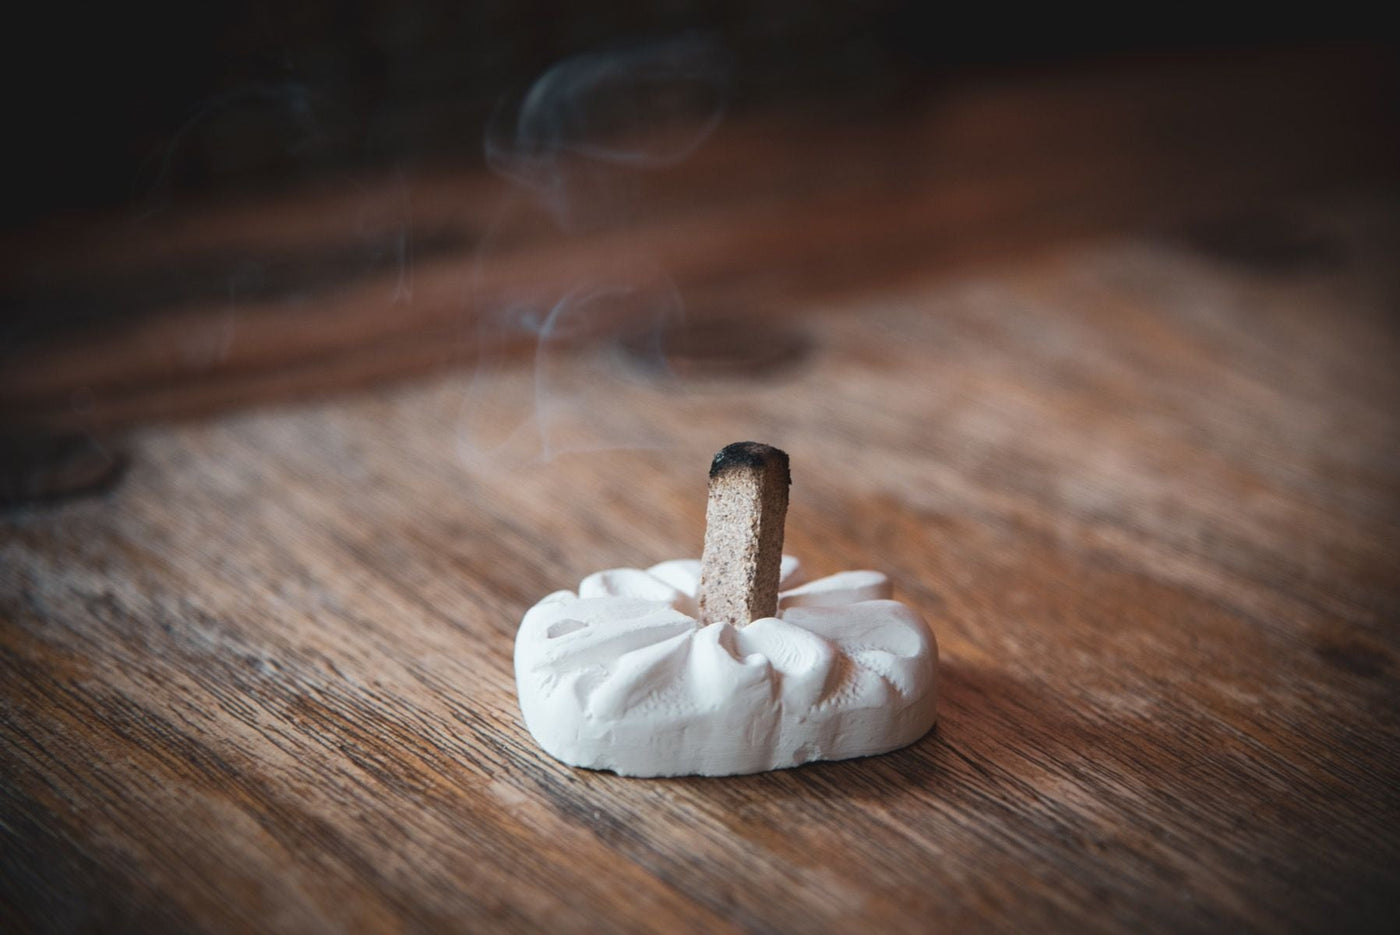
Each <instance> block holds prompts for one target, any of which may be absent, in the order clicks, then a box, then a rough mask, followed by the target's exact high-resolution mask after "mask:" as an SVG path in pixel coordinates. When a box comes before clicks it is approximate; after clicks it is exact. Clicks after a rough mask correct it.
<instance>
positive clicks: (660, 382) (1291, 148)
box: [0, 49, 1400, 932]
mask: <svg viewBox="0 0 1400 935" xmlns="http://www.w3.org/2000/svg"><path fill="white" fill-rule="evenodd" d="M1390 67H1391V66H1390V65H1389V64H1387V60H1385V59H1383V58H1381V59H1378V58H1376V57H1375V56H1374V55H1368V54H1354V53H1353V52H1351V51H1348V50H1346V49H1342V50H1321V51H1318V50H1312V51H1308V50H1303V51H1295V52H1275V53H1267V54H1262V53H1261V54H1253V55H1226V56H1206V57H1194V58H1189V59H1166V60H1155V59H1151V60H1134V61H1132V62H1128V63H1122V62H1119V63H1109V64H1099V65H1095V66H1092V67H1090V66H1086V67H1083V68H1075V69H1064V70H1059V71H1056V72H1054V74H1053V75H1046V74H1044V73H1036V74H1034V75H1021V76H1020V77H1017V76H1014V75H1012V76H1008V75H1005V74H1003V75H1001V76H999V77H996V78H995V80H993V79H991V78H987V79H985V80H982V79H978V80H968V81H964V82H961V83H959V84H958V85H957V86H956V87H950V88H949V89H947V90H946V92H945V93H943V94H942V95H940V96H937V97H935V98H931V99H929V100H928V101H926V102H923V103H921V104H919V105H918V106H914V107H906V108H903V109H901V110H899V111H898V112H895V113H893V114H886V115H884V116H882V117H879V118H876V117H872V116H866V117H863V118H856V117H852V118H849V119H846V118H843V119H842V120H833V119H822V120H816V121H814V120H812V119H810V118H809V117H803V116H801V115H800V114H796V115H795V114H793V113H788V115H787V116H784V117H781V118H777V117H759V116H752V117H745V118H742V119H737V120H735V121H731V122H730V123H728V124H726V125H724V126H723V127H721V129H720V130H719V131H718V132H717V133H716V135H715V136H714V137H713V138H712V139H711V140H710V141H709V142H708V143H707V144H706V145H705V146H704V147H702V148H701V149H700V150H699V151H698V152H697V153H696V154H695V156H694V157H693V158H692V159H691V160H689V161H687V162H685V163H684V164H682V165H680V166H677V167H675V168H673V169H668V170H665V171H658V172H654V173H649V174H639V175H637V177H636V178H632V179H631V182H630V183H629V184H631V185H632V188H630V189H629V191H628V194H627V199H626V200H624V201H612V200H605V201H604V202H602V203H592V202H590V203H589V204H590V212H591V213H590V214H589V219H590V223H589V225H588V226H587V228H586V230H582V231H577V230H576V231H573V232H571V233H561V232H560V231H559V230H558V229H557V228H556V227H555V226H553V225H552V224H551V223H550V222H549V218H548V217H547V216H545V215H543V214H541V213H539V212H537V211H532V210H531V209H530V208H529V205H528V202H527V201H523V200H522V199H521V198H520V197H519V196H518V195H512V194H511V192H510V190H509V189H508V187H507V186H505V185H504V183H502V182H501V181H500V180H499V179H495V178H492V177H490V176H487V175H485V174H482V173H480V172H478V171H476V170H470V169H454V168H452V167H451V166H449V165H443V166H441V167H438V168H433V169H422V170H413V171H405V170H403V169H402V168H399V169H390V170H385V171H379V170H375V169H373V168H372V167H371V168H362V169H360V170H357V171H354V172H347V173H333V174H329V175H328V176H327V177H326V178H324V179H322V180H319V181H316V182H314V183H309V184H306V185H302V186H297V187H294V188H292V189H285V190H278V191H272V192H265V193H263V194H261V195H258V196H252V195H247V194H239V195H236V196H235V195H227V196H215V195H209V196H206V197H202V198H193V197H192V198H189V199H187V200H185V201H178V200H177V201H176V202H175V203H172V204H170V205H167V206H164V207H162V209H161V210H159V211H157V212H154V213H147V214H139V213H138V214H137V216H135V217H133V215H132V213H130V212H125V211H123V212H117V213H113V214H106V215H95V216H84V218H83V219H81V220H80V221H72V220H64V219H59V218H50V219H49V220H48V221H47V222H46V223H44V224H40V225H34V226H28V227H25V228H17V229H14V230H12V231H11V232H10V233H9V234H8V235H6V236H7V239H6V243H5V255H6V257H7V263H6V271H5V278H4V294H5V295H6V296H7V309H8V316H7V327H8V329H9V330H8V332H7V335H8V340H7V343H6V345H5V348H4V359H3V364H0V406H2V407H3V411H4V413H5V417H6V418H5V420H4V424H5V426H6V431H5V438H6V445H7V449H6V450H7V454H6V459H5V462H4V466H5V471H6V472H7V475H6V477H5V488H4V492H5V496H6V498H7V500H8V502H7V506H6V512H5V514H4V517H3V520H0V928H3V929H5V930H15V931H30V930H32V931H86V930H101V931H128V930H129V931H142V932H147V931H165V930H180V931H206V930H207V931H321V930H327V931H343V930H365V931H380V930H384V931H404V930H470V931H481V930H550V931H584V930H624V931H668V932H669V931H686V930H695V931H725V930H747V931H794V932H798V931H800V932H812V931H851V930H864V929H866V928H869V929H872V930H890V931H928V930H931V929H941V928H953V927H959V928H964V927H965V928H968V929H970V930H976V931H983V930H986V931H1016V932H1025V931H1066V930H1075V931H1125V930H1150V931H1164V932H1165V931H1170V932H1178V931H1221V932H1239V931H1378V932H1379V931H1393V930H1394V928H1395V926H1396V923H1397V920H1398V919H1400V915H1398V914H1397V913H1400V899H1397V893H1400V869H1397V868H1400V830H1397V829H1400V824H1397V823H1400V718H1398V717H1397V714H1398V713H1400V712H1397V705H1396V698H1397V688H1400V671H1398V670H1397V653H1398V652H1400V634H1397V630H1396V625H1395V623H1396V614H1397V611H1398V610H1400V584H1397V580H1396V568H1397V561H1400V419H1397V416H1396V411H1397V408H1396V404H1397V402H1400V368H1398V367H1397V366H1396V364H1397V359H1400V358H1397V351H1400V327H1397V322H1398V321H1400V319H1397V307H1396V298H1397V294H1398V293H1397V286H1400V280H1397V273H1396V266H1395V256H1396V251H1397V247H1400V212H1398V211H1397V208H1398V207H1400V203H1398V202H1397V194H1396V193H1397V189H1396V187H1395V181H1396V178H1395V174H1394V169H1395V165H1396V162H1395V158H1394V157H1395V155H1396V148H1395V137H1394V133H1393V125H1392V111H1391V109H1390V105H1391V103H1392V100H1391V97H1390V93H1391V91H1390V88H1391V85H1390V84H1389V79H1390V78H1393V71H1392V70H1389V69H1390ZM629 178H631V177H630V176H629ZM609 191H611V190H609ZM619 205H622V206H623V207H619ZM624 208H625V210H624ZM658 271H664V274H663V273H662V272H658ZM619 284H623V285H626V286H627V287H628V291H627V292H626V293H625V294H624V293H620V292H619V291H618V290H617V286H618V285H619ZM568 294H576V295H583V296H593V295H602V296H603V299H594V300H590V301H585V302H580V303H578V304H577V305H576V306H575V307H574V309H575V310H574V311H573V312H572V313H570V314H567V315H564V316H563V317H562V318H558V320H557V322H556V324H557V325H558V327H556V328H554V329H552V330H548V331H543V332H542V330H541V323H542V322H543V320H544V319H543V318H541V317H539V316H540V314H541V313H542V312H544V313H547V312H548V311H549V309H550V308H551V307H553V303H554V302H555V301H557V300H558V299H559V298H560V297H562V296H564V295H568ZM677 296H679V299H678V298H677ZM612 299H615V300H612ZM680 303H683V308H684V317H681V315H680V313H679V312H678V309H680V308H681V307H682V305H681V304H680ZM744 438H756V439H761V440H764V441H768V442H771V443H773V444H776V445H779V446H781V447H783V448H785V449H786V450H787V451H788V452H789V453H790V454H791V456H792V459H793V475H794V486H793V491H792V509H791V513H790V516H789V521H788V550H789V551H790V552H792V553H794V554H797V555H798V556H800V557H801V558H802V559H803V560H804V562H805V563H806V564H807V565H808V567H809V569H810V570H811V571H812V572H813V573H815V574H823V573H829V572H834V571H837V570H840V569H844V568H855V567H875V568H880V569H883V570H885V571H887V572H888V573H889V574H890V575H891V576H892V577H893V579H894V580H895V582H896V589H897V595H898V596H900V597H901V598H902V599H904V600H906V601H908V602H909V603H911V604H912V605H913V606H915V607H917V608H918V609H919V610H920V611H921V612H922V613H924V614H925V615H926V616H927V618H928V619H929V621H930V623H931V624H932V626H933V628H934V630H935V631H936V633H937V635H938V639H939V642H940V645H941V648H942V667H941V672H942V680H943V683H942V685H943V697H942V708H941V719H940V723H939V726H938V728H937V729H936V730H935V732H934V733H932V734H930V735H929V736H928V737H926V738H924V739H923V740H922V741H920V742H918V743H916V744H914V745H913V746H911V747H910V748H908V749H906V750H903V751H900V752H897V753H894V754H891V755H888V756H884V757H879V758H873V759H869V760H862V761H852V762H845V763H837V764H818V765H813V766H808V767H803V768H800V769H796V770H789V771H783V772H778V773H771V774H766V775H759V776H749V777H740V778H731V779H675V780H665V781H638V780H625V779H621V778H618V777H616V776H613V775H611V774H604V773H591V772H585V771H578V770H572V769H569V768H566V767H564V766H562V765H560V764H558V763H556V762H553V761H552V760H550V759H548V758H547V757H545V756H543V755H542V754H541V753H540V752H539V750H538V749H537V748H536V747H535V746H534V744H533V742H532V741H531V739H530V737H529V735H528V734H527V733H526V732H525V730H524V728H523V726H522V724H521V721H520V716H519V712H518V709H517V707H516V703H515V697H514V686H513V674H512V671H511V651H512V640H513V637H514V632H515V627H516V624H517V622H518V620H519V618H520V616H521V614H522V613H523V612H524V610H525V609H526V608H527V607H529V606H530V604H532V603H533V602H534V601H535V600H537V599H538V598H539V597H541V596H543V595H544V594H545V593H547V592H549V591H551V590H555V589H557V588H561V587H570V586H573V585H574V584H576V583H577V581H578V579H580V578H581V577H582V576H583V575H585V574H587V573H589V572H591V571H594V570H597V569H600V568H606V567H612V566H619V565H646V564H649V563H652V562H654V561H658V560H661V559H664V558H670V557H677V556H684V555H695V554H698V550H699V547H700V542H701V536H702V528H701V524H702V522H703V514H704V490H705V470H706V466H707V464H708V460H709V457H710V455H711V454H712V453H713V451H714V450H715V449H717V448H718V447H720V446H721V445H723V444H725V443H727V442H730V441H735V440H739V439H744ZM46 446H47V447H46ZM65 446H66V447H65ZM123 461H124V462H125V465H126V466H125V469H124V471H123V470H122V467H121V464H122V462H123ZM85 488H90V489H86V494H87V495H83V494H84V491H85Z"/></svg>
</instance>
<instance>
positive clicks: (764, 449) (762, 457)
mask: <svg viewBox="0 0 1400 935" xmlns="http://www.w3.org/2000/svg"><path fill="white" fill-rule="evenodd" d="M743 468H757V469H759V470H765V469H767V468H777V469H778V471H779V472H780V477H781V479H782V482H783V483H785V484H789V485H791V484H792V474H791V472H790V470H789V468H788V456H787V453H786V452H785V451H783V450H781V449H779V448H774V447H773V446H772V445H764V444H762V443H760V442H735V443H734V444H732V445H725V446H724V447H723V448H721V449H720V450H719V452H718V453H717V454H716V455H715V459H714V460H713V461H711V462H710V478H711V479H714V478H716V477H720V476H722V475H724V474H727V473H729V472H730V471H735V470H741V469H743Z"/></svg>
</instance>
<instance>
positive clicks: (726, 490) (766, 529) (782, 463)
mask: <svg viewBox="0 0 1400 935" xmlns="http://www.w3.org/2000/svg"><path fill="white" fill-rule="evenodd" d="M791 483H792V477H791V474H790V473H789V471H788V456H787V455H786V454H785V453H783V452H782V451H779V450H778V449H777V448H773V447H770V446H768V445H760V444H759V443H757V442H736V443H734V444H732V445H727V446H725V447H724V449H722V450H721V451H720V452H719V454H717V455H715V460H714V462H713V463H712V464H711V465H710V502H709V506H708V508H707V509H706V512H705V552H704V555H703V556H702V558H701V560H700V565H701V571H700V620H701V622H702V623H707V624H708V623H730V624H733V625H734V626H738V627H742V626H745V625H747V624H749V623H751V622H753V621H754V620H758V619H761V618H763V617H772V616H774V615H776V614H777V612H778V572H779V568H780V566H781V565H782V559H783V520H784V519H785V518H786V516H787V505H788V485H789V484H791Z"/></svg>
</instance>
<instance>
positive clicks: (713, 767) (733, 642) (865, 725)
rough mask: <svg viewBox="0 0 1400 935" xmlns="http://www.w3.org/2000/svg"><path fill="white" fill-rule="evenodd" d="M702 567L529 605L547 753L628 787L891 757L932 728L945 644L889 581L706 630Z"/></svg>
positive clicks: (526, 704) (790, 592)
mask: <svg viewBox="0 0 1400 935" xmlns="http://www.w3.org/2000/svg"><path fill="white" fill-rule="evenodd" d="M700 577H701V565H700V562H698V561H693V560H678V561H670V562H663V563H661V564H660V565H656V566H653V567H652V568H649V569H647V570H645V571H643V570H641V569H637V568H619V569H614V570H611V571H602V572H598V573H596V574H593V575H590V576H589V577H587V578H585V579H584V580H583V581H582V583H580V585H579V589H578V593H577V594H575V593H574V592H572V591H558V592H556V593H554V594H551V595H549V596H548V597H545V598H544V599H543V600H541V601H540V602H539V603H538V604H536V605H535V606H534V607H532V608H531V609H530V610H529V611H528V612H527V613H526V614H525V618H524V619H523V620H522V621H521V624H520V630H519V632H518V634H517V635H516V640H515V680H516V687H517V690H518V693H519V697H520V709H521V711H522V713H523V714H524V716H525V725H526V727H527V728H529V731H530V733H531V734H532V735H533V736H534V738H535V740H536V741H538V742H539V744H540V746H541V747H542V748H544V750H545V751H546V752H547V753H549V754H550V755H551V756H554V757H555V758H557V759H559V760H562V761H563V762H565V763H568V764H569V765H571V766H582V767H588V768H590V769H607V770H613V771H614V772H617V773H620V774H622V775H624V776H681V775H703V776H726V775H736V774H740V773H756V772H762V771H764V770H771V769H783V768H786V767H790V766H798V765H800V764H802V763H807V762H810V761H812V760H843V759H848V758H850V757H858V756H869V755H871V754H876V753H886V752H888V751H891V750H895V749H898V748H900V747H903V746H906V745H908V744H910V743H913V742H914V741H915V740H918V739H919V738H920V737H922V736H923V735H924V734H925V733H927V732H928V731H929V729H930V728H932V727H933V724H934V720H935V717H936V710H935V709H936V705H937V683H938V646H937V643H936V642H935V640H934V636H933V633H932V632H930V630H929V628H928V626H927V625H926V624H925V623H924V621H923V619H922V618H921V617H920V616H919V615H918V614H917V613H915V612H914V611H913V610H911V609H910V608H908V607H906V606H904V605H903V604H901V603H899V602H897V601H893V600H890V599H889V597H890V593H891V589H890V583H889V580H888V579H887V578H886V577H885V576H884V575H882V574H880V573H879V572H874V571H851V572H843V573H841V574H837V575H832V576H830V577H827V578H821V579H818V580H816V581H813V582H811V583H809V584H805V585H803V584H802V583H801V570H800V568H799V565H798V563H797V561H796V559H793V558H791V557H789V556H784V557H783V559H782V570H781V576H780V585H779V587H780V591H779V595H778V613H777V616H773V617H763V618H760V619H757V620H753V621H751V622H748V623H747V624H746V625H742V626H735V625H732V624H730V623H728V622H717V623H709V624H708V625H702V624H701V622H700V620H699V619H697V612H698V607H697V592H698V591H699V587H700Z"/></svg>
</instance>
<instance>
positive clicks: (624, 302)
mask: <svg viewBox="0 0 1400 935" xmlns="http://www.w3.org/2000/svg"><path fill="white" fill-rule="evenodd" d="M728 75H729V68H728V62H727V57H726V56H725V54H724V52H723V50H722V48H721V47H720V46H719V45H718V44H717V43H716V42H715V41H714V40H713V39H711V38H709V37H706V36H699V35H687V36H683V37H679V38H673V39H669V40H665V41H660V42H650V43H646V44H643V45H636V46H630V47H625V48H616V49H611V50H607V51H602V52H592V53H588V54H584V55H579V56H576V57H574V58H570V59H567V60H565V61H563V62H560V63H558V64H557V65H555V66H553V67H552V68H550V69H549V70H548V71H546V72H545V73H544V74H543V75H542V76H540V78H539V79H537V80H536V81H535V82H534V83H533V84H532V85H531V86H530V87H529V89H528V90H526V91H525V92H524V93H523V94H522V95H520V96H518V97H517V98H514V99H512V100H510V101H505V102H502V104H501V105H500V106H499V107H498V108H497V110H496V113H495V115H494V116H493V118H492V120H491V121H490V123H489V125H488V127H487V132H486V137H485V154H486V161H487V165H488V166H489V167H490V168H491V169H492V170H493V171H494V172H495V173H497V174H498V175H500V176H501V177H502V178H504V179H505V180H506V181H507V182H508V183H509V185H510V189H511V196H510V197H509V198H507V200H506V201H505V202H504V204H503V205H502V207H501V210H500V212H499V214H498V217H497V219H496V222H495V223H494V224H493V225H492V227H491V230H490V232H489V234H488V236H487V237H486V238H485V239H484V242H483V245H482V248H481V249H480V251H479V252H478V254H477V257H476V263H475V274H474V277H473V283H474V289H473V292H474V295H472V296H471V297H469V302H470V304H471V305H473V306H474V307H475V309H476V312H477V319H476V321H477V334H476V341H475V342H474V343H475V344H476V346H477V347H478V348H480V349H481V350H480V352H481V359H480V361H479V364H478V366H477V368H476V371H475V379H474V380H473V384H472V387H471V389H470V390H469V391H468V393H467V397H466V399H465V400H464V403H463V409H462V415H461V420H460V427H459V432H458V440H459V450H460V451H461V453H462V456H463V457H464V458H468V459H473V460H475V459H478V458H481V457H483V456H486V457H490V458H492V459H495V460H502V459H503V460H505V461H518V460H535V459H540V460H549V459H551V458H553V457H555V456H556V455H558V454H561V453H563V452H568V451H593V450H601V449H611V448H646V447H654V446H655V445H656V444H659V440H658V439H656V438H653V437H650V436H648V435H647V434H646V433H645V432H644V431H642V430H640V429H638V428H637V427H636V426H634V425H631V424H629V422H628V420H626V419H622V418H619V416H620V415H621V413H622V410H623V409H624V407H622V406H620V403H621V402H622V401H623V400H624V399H626V398H629V397H636V396H637V395H638V394H641V395H644V396H645V395H646V394H650V399H649V400H643V402H644V403H645V402H650V403H652V404H655V405H664V394H665V393H667V392H668V390H667V388H666V387H665V386H664V385H656V384H654V383H653V384H651V385H647V384H646V383H645V381H644V380H643V379H642V377H641V375H640V373H639V372H638V371H636V370H635V369H633V370H629V369H628V368H627V367H626V366H625V365H624V363H623V362H622V360H621V359H620V355H619V352H618V348H619V342H621V341H622V340H624V339H626V340H627V341H628V346H629V347H630V348H632V349H633V350H634V351H635V348H636V347H638V346H645V345H646V344H647V343H648V342H647V338H648V336H651V337H655V338H657V340H655V341H653V342H652V344H653V346H656V347H657V348H658V360H659V336H660V334H661V333H662V332H663V331H664V330H665V329H666V328H668V327H672V326H674V325H675V324H677V323H678V322H679V320H680V319H681V317H682V316H683V314H684V306H683V304H682V302H681V297H680V295H679V293H678V291H677V289H676V287H675V285H674V283H673V282H672V281H671V279H670V277H669V276H667V275H666V272H665V271H664V270H663V269H661V268H660V267H659V265H658V264H657V263H656V262H655V260H654V259H653V258H652V255H651V253H650V251H649V250H648V249H647V248H646V246H645V234H644V232H642V231H639V230H638V229H637V227H636V226H635V222H636V220H637V214H638V208H639V207H640V200H641V193H640V185H639V184H638V183H639V181H640V178H641V175H642V173H645V172H649V171H655V170H659V169H665V168H667V167H670V166H674V165H677V164H678V163H680V162H682V161H684V160H685V159H686V158H687V157H689V156H690V155H691V154H692V153H694V152H695V150H696V149H698V148H699V147H700V145H701V144H702V143H704V141H705V140H706V139H707V138H708V137H709V136H710V135H711V134H712V133H713V132H714V130H715V128H716V127H717V126H718V125H719V123H720V121H721V120H722V118H723V115H724V111H725V105H726V101H727V97H728ZM522 254H523V255H525V256H527V257H528V256H536V257H539V258H540V260H539V262H540V264H541V266H540V269H539V271H538V275H537V276H532V277H530V278H531V284H530V285H526V286H520V285H517V286H516V287H515V289H514V291H513V293H512V294H510V295H508V296H502V295H501V294H500V293H499V292H491V293H490V294H489V297H488V294H487V291H486V290H484V289H482V288H480V284H481V282H482V281H483V280H484V279H485V278H486V274H487V272H488V271H489V270H490V269H491V268H492V266H493V264H498V263H502V262H518V258H519V256H520V255H522ZM580 258H583V262H580ZM566 269H567V270H568V271H565V270H566ZM483 306H485V307H483ZM523 338H529V339H532V340H533V342H534V352H533V363H534V367H533V378H532V380H531V381H530V382H529V384H528V385H523V384H521V383H520V382H519V380H518V379H516V380H515V381H514V382H513V381H512V374H513V373H515V371H514V370H512V369H510V368H506V367H505V366H503V360H502V350H503V349H504V348H508V347H511V346H518V345H519V344H520V342H521V340H522V339H523ZM650 371H651V377H652V378H654V376H655V374H656V373H664V367H654V368H650Z"/></svg>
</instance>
